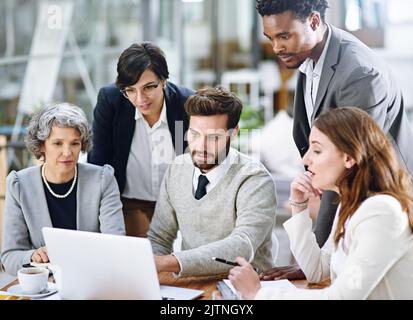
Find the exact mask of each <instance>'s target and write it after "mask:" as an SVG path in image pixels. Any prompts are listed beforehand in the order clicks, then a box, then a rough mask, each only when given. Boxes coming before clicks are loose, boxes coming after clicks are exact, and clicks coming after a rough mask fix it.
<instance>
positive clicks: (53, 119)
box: [25, 103, 92, 159]
mask: <svg viewBox="0 0 413 320" xmlns="http://www.w3.org/2000/svg"><path fill="white" fill-rule="evenodd" d="M53 126H58V127H60V128H74V129H77V130H78V131H79V133H80V138H81V143H82V151H83V152H87V151H89V150H90V149H91V147H92V134H91V130H90V126H89V123H88V121H87V119H86V115H85V113H84V112H83V110H82V109H80V108H79V107H77V106H75V105H73V104H69V103H59V104H54V105H50V106H46V107H45V108H43V109H42V110H40V111H38V112H36V113H35V114H34V115H33V117H32V119H31V120H30V123H29V126H28V128H27V135H26V139H25V142H26V146H27V149H29V151H30V152H31V153H33V155H34V156H35V157H36V159H41V158H42V157H43V156H44V154H43V152H42V151H41V150H42V147H43V145H44V142H45V140H46V139H47V138H48V137H49V136H50V132H51V131H52V128H53Z"/></svg>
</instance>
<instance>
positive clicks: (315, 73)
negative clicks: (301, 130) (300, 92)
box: [298, 25, 331, 128]
mask: <svg viewBox="0 0 413 320" xmlns="http://www.w3.org/2000/svg"><path fill="white" fill-rule="evenodd" d="M327 32H328V36H327V41H326V43H325V46H324V49H323V52H322V53H321V56H320V59H318V61H317V64H316V65H315V66H314V61H313V60H312V59H310V58H307V59H306V60H305V61H304V62H303V64H302V65H301V66H300V68H299V69H298V70H300V72H302V73H304V74H305V75H306V80H305V88H304V103H305V109H306V111H307V118H308V124H309V125H310V128H311V127H312V122H311V117H312V115H313V112H314V108H315V104H316V100H317V93H318V87H319V85H320V79H321V73H322V71H323V66H324V60H325V58H326V54H327V50H328V46H329V44H330V39H331V30H330V26H329V25H327Z"/></svg>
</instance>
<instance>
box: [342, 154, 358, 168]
mask: <svg viewBox="0 0 413 320" xmlns="http://www.w3.org/2000/svg"><path fill="white" fill-rule="evenodd" d="M344 156H345V160H344V166H345V167H346V169H351V168H352V167H353V166H354V165H355V164H356V163H357V162H356V160H354V158H352V157H350V156H349V155H348V154H346V155H344Z"/></svg>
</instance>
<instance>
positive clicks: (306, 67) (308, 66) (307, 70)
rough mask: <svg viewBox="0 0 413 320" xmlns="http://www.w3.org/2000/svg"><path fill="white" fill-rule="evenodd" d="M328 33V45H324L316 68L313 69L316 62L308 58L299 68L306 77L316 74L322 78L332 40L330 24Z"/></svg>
mask: <svg viewBox="0 0 413 320" xmlns="http://www.w3.org/2000/svg"><path fill="white" fill-rule="evenodd" d="M327 32H328V36H327V40H326V43H325V45H324V49H323V52H322V53H321V56H320V58H319V59H318V61H317V64H316V65H315V67H314V68H313V65H314V64H313V62H314V61H313V60H312V59H310V58H307V59H306V60H305V61H304V62H303V63H302V64H301V66H300V67H299V68H298V70H299V71H300V72H302V73H304V74H305V75H306V76H309V75H312V73H314V74H316V75H317V76H319V77H320V76H321V72H322V70H323V65H324V61H325V59H326V55H327V50H328V46H329V45H330V40H331V29H330V26H329V25H328V24H327Z"/></svg>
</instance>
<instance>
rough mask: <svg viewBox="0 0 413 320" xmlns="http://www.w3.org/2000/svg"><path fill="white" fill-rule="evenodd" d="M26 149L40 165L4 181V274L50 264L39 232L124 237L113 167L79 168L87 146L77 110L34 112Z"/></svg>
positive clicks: (55, 108) (84, 126)
mask: <svg viewBox="0 0 413 320" xmlns="http://www.w3.org/2000/svg"><path fill="white" fill-rule="evenodd" d="M26 145H27V148H28V149H29V150H30V151H31V152H32V153H33V155H34V156H35V157H36V158H37V159H39V160H41V161H42V162H43V164H42V165H41V166H34V167H30V168H27V169H23V170H21V171H19V172H16V171H12V172H11V173H10V174H9V175H8V177H7V190H6V205H5V211H4V230H3V231H4V232H3V247H2V252H1V261H2V262H3V265H4V267H5V270H6V272H7V273H10V274H16V273H17V270H18V269H20V268H21V267H22V265H25V264H28V263H31V262H37V263H43V262H48V261H49V258H48V255H47V249H46V247H45V242H44V239H43V235H42V228H43V227H54V228H62V229H72V230H82V231H91V232H102V233H110V234H118V235H124V234H125V225H124V220H123V214H122V203H121V201H120V194H119V189H118V185H117V183H116V180H115V177H114V170H113V168H112V167H111V166H109V165H105V166H103V167H99V166H95V165H91V164H86V163H85V164H83V163H77V162H78V158H79V154H80V152H82V151H83V152H86V151H88V150H89V149H90V147H91V136H90V128H89V125H88V122H87V119H86V116H85V114H84V113H83V111H82V110H81V109H80V108H78V107H76V106H73V105H69V104H58V105H53V106H50V107H47V108H45V109H43V110H41V111H39V112H37V113H36V114H35V115H34V116H33V118H32V119H31V121H30V124H29V128H28V132H27V137H26Z"/></svg>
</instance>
